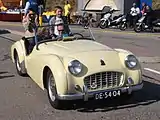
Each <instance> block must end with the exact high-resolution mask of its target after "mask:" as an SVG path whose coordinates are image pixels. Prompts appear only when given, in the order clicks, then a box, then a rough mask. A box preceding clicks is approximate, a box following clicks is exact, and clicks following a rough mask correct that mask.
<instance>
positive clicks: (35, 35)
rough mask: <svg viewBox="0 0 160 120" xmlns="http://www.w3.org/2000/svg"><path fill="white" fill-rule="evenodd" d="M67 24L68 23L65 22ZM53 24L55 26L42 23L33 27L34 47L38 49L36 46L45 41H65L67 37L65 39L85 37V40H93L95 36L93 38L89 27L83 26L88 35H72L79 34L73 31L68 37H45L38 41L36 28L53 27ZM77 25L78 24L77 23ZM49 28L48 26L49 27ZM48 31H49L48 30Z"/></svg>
mask: <svg viewBox="0 0 160 120" xmlns="http://www.w3.org/2000/svg"><path fill="white" fill-rule="evenodd" d="M63 25H65V24H63ZM67 25H68V24H67ZM53 26H56V25H42V26H36V27H35V28H34V29H33V31H34V40H35V45H36V49H37V50H38V46H39V44H42V43H45V42H53V41H65V40H66V39H68V40H67V41H69V40H72V41H73V40H82V39H86V40H92V41H95V38H94V36H93V33H92V30H91V28H90V27H88V28H83V27H82V28H83V29H84V30H85V29H88V31H89V34H90V35H89V36H90V37H88V36H87V37H84V36H83V35H82V36H81V37H74V35H75V34H79V35H80V33H78V32H77V33H73V35H72V36H68V37H64V38H48V39H47V38H46V39H41V40H40V41H39V40H38V34H37V33H38V30H39V29H41V28H43V27H53ZM78 26H79V25H78ZM49 29H50V28H49ZM48 32H49V31H48Z"/></svg>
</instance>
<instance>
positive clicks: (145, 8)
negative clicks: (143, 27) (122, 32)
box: [129, 3, 152, 27]
mask: <svg viewBox="0 0 160 120" xmlns="http://www.w3.org/2000/svg"><path fill="white" fill-rule="evenodd" d="M151 12H152V8H151V7H150V6H149V5H147V4H146V3H142V10H140V8H139V7H138V6H137V5H136V3H133V5H132V8H131V9H130V13H129V21H130V27H134V25H135V24H136V22H137V21H138V19H139V18H140V16H142V15H144V14H147V17H146V24H147V27H150V25H151V22H152V21H151V15H150V14H151Z"/></svg>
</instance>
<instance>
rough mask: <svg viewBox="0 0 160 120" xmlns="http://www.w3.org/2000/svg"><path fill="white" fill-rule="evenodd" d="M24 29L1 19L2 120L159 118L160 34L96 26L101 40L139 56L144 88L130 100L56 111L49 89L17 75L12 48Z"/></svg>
mask: <svg viewBox="0 0 160 120" xmlns="http://www.w3.org/2000/svg"><path fill="white" fill-rule="evenodd" d="M4 29H10V30H12V32H15V33H17V34H19V35H15V34H13V33H9V32H8V31H4ZM73 30H76V32H77V31H79V28H77V27H76V26H74V27H73ZM80 31H81V30H80ZM22 32H23V28H22V26H21V25H19V24H18V23H3V22H0V42H1V43H0V99H1V100H0V120H150V119H152V120H160V101H159V100H160V94H159V91H160V85H159V84H160V64H159V63H160V52H159V51H160V48H159V46H160V34H159V33H154V34H151V33H140V34H137V33H134V32H132V31H130V32H127V31H119V30H115V31H113V30H107V29H106V30H101V29H93V33H94V36H95V38H96V40H97V41H98V42H100V43H103V44H106V45H108V46H110V47H113V48H123V49H127V50H130V51H132V52H133V53H135V54H136V55H137V56H138V58H139V59H140V61H141V65H142V69H143V80H144V88H143V90H141V91H139V92H138V93H137V94H136V95H135V96H134V97H133V98H132V99H131V100H128V101H123V100H121V99H118V100H113V101H91V103H85V104H83V103H79V105H78V106H77V107H75V108H73V109H71V110H55V109H53V108H52V107H51V106H50V104H49V102H48V99H47V93H46V91H42V90H41V89H40V88H39V87H38V86H37V85H36V84H35V83H34V82H33V81H32V80H31V79H30V78H29V77H20V76H18V75H17V73H16V70H15V66H14V64H12V62H11V59H10V47H11V45H12V44H13V43H14V42H15V41H17V40H19V39H20V38H21V36H20V34H21V33H22Z"/></svg>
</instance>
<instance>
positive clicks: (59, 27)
mask: <svg viewBox="0 0 160 120" xmlns="http://www.w3.org/2000/svg"><path fill="white" fill-rule="evenodd" d="M62 12H63V10H62V8H61V7H60V6H56V7H55V13H56V16H53V17H52V18H51V20H50V21H49V25H51V27H50V30H49V31H50V35H51V36H52V38H57V37H63V36H64V37H66V36H71V35H72V33H71V31H70V29H69V27H68V23H67V19H66V17H64V16H62Z"/></svg>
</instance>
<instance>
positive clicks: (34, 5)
mask: <svg viewBox="0 0 160 120" xmlns="http://www.w3.org/2000/svg"><path fill="white" fill-rule="evenodd" d="M29 9H32V10H33V11H34V12H35V14H36V15H37V16H38V19H37V20H38V21H37V22H38V23H39V10H38V1H37V0H28V1H27V2H26V6H25V8H24V10H25V13H24V17H23V18H25V17H27V14H28V12H29Z"/></svg>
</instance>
